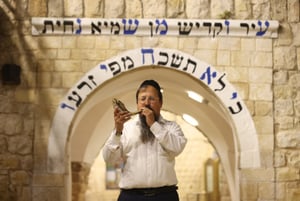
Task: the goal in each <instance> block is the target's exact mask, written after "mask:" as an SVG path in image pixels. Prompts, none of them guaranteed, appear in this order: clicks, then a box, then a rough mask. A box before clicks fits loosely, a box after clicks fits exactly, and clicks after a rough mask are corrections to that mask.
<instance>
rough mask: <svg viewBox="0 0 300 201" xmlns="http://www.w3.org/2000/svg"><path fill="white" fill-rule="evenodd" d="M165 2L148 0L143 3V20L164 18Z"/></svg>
mask: <svg viewBox="0 0 300 201" xmlns="http://www.w3.org/2000/svg"><path fill="white" fill-rule="evenodd" d="M166 6H167V5H166V1H158V0H148V1H143V17H144V18H163V17H165V16H166V10H167V9H166V8H167V7H166Z"/></svg>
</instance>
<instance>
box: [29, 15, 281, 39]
mask: <svg viewBox="0 0 300 201" xmlns="http://www.w3.org/2000/svg"><path fill="white" fill-rule="evenodd" d="M278 27H279V23H278V21H272V20H195V19H125V18H123V19H103V18H101V19H98V18H38V17H35V18H32V35H60V34H62V35H87V34H89V35H126V36H150V37H154V36H210V37H219V36H240V37H272V38H274V37H277V29H278Z"/></svg>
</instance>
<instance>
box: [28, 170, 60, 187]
mask: <svg viewBox="0 0 300 201" xmlns="http://www.w3.org/2000/svg"><path fill="white" fill-rule="evenodd" d="M64 179H65V178H64V175H61V174H47V173H45V174H44V173H35V174H34V175H33V186H39V187H45V186H49V187H51V186H55V187H59V186H63V185H64Z"/></svg>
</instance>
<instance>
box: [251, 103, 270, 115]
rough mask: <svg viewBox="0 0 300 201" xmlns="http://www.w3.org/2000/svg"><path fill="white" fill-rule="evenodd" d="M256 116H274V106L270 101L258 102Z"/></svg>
mask: <svg viewBox="0 0 300 201" xmlns="http://www.w3.org/2000/svg"><path fill="white" fill-rule="evenodd" d="M255 114H256V115H257V116H272V115H273V104H272V102H269V101H256V102H255Z"/></svg>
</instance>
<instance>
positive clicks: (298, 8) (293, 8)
mask: <svg viewBox="0 0 300 201" xmlns="http://www.w3.org/2000/svg"><path fill="white" fill-rule="evenodd" d="M299 4H300V3H299V1H298V0H288V1H287V8H288V12H287V13H288V21H289V22H299V18H300V5H299Z"/></svg>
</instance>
